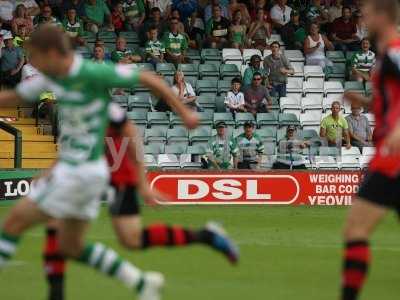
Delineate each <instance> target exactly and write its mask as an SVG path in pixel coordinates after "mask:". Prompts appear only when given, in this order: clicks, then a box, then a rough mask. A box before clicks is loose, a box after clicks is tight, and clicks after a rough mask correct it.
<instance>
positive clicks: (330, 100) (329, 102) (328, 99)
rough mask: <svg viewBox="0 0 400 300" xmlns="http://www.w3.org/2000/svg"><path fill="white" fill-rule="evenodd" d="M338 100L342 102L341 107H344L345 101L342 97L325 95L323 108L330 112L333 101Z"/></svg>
mask: <svg viewBox="0 0 400 300" xmlns="http://www.w3.org/2000/svg"><path fill="white" fill-rule="evenodd" d="M330 95H333V94H330ZM336 101H339V102H340V106H341V109H343V108H344V106H343V102H342V101H341V99H338V98H337V97H333V96H332V97H329V96H328V97H325V98H324V99H323V101H322V109H323V111H324V112H326V113H330V109H331V107H332V103H333V102H336Z"/></svg>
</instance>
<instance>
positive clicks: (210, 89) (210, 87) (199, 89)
mask: <svg viewBox="0 0 400 300" xmlns="http://www.w3.org/2000/svg"><path fill="white" fill-rule="evenodd" d="M217 91H218V81H217V80H197V83H196V94H197V95H201V94H216V93H217Z"/></svg>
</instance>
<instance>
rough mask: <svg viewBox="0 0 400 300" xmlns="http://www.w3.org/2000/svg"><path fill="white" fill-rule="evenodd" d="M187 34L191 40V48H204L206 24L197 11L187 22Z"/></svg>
mask: <svg viewBox="0 0 400 300" xmlns="http://www.w3.org/2000/svg"><path fill="white" fill-rule="evenodd" d="M185 28H186V30H185V31H186V33H187V35H188V38H189V46H190V47H191V48H197V49H201V48H202V47H203V39H204V29H205V26H204V22H203V20H202V19H201V18H199V16H198V12H197V11H195V12H194V13H193V14H192V15H191V16H190V18H188V19H187V22H186V26H185Z"/></svg>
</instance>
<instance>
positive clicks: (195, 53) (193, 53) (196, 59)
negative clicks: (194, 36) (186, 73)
mask: <svg viewBox="0 0 400 300" xmlns="http://www.w3.org/2000/svg"><path fill="white" fill-rule="evenodd" d="M186 56H187V57H188V58H190V59H191V60H192V61H193V63H200V62H201V56H200V51H199V50H197V49H191V48H189V49H187V50H186Z"/></svg>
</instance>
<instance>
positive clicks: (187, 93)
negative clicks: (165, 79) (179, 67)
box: [172, 71, 202, 111]
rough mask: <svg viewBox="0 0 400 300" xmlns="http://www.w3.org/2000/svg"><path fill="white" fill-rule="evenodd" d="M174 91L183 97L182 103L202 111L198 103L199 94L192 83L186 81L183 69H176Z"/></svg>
mask: <svg viewBox="0 0 400 300" xmlns="http://www.w3.org/2000/svg"><path fill="white" fill-rule="evenodd" d="M172 91H173V92H174V93H175V94H176V95H177V96H178V97H179V99H181V101H182V103H183V104H185V105H186V106H187V107H188V108H190V109H191V110H194V111H202V109H201V107H200V105H199V104H198V103H197V96H196V93H195V92H194V89H193V87H192V85H191V84H190V83H189V82H186V81H185V76H184V75H183V72H182V71H176V72H175V75H174V82H173V86H172Z"/></svg>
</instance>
